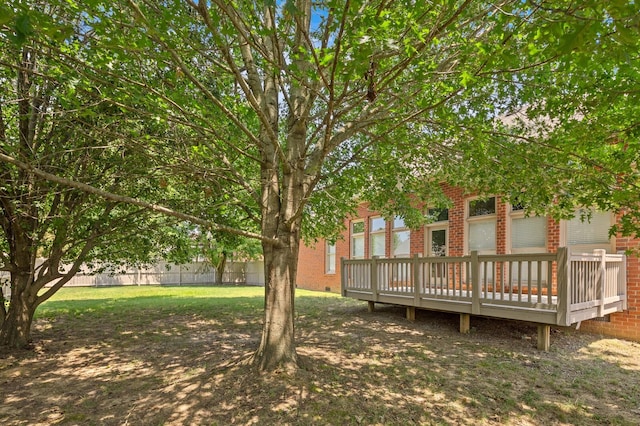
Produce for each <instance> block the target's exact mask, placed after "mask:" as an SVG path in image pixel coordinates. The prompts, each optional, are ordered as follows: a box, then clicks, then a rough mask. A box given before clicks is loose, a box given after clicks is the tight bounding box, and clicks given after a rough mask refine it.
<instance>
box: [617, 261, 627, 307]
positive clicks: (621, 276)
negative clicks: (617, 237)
mask: <svg viewBox="0 0 640 426" xmlns="http://www.w3.org/2000/svg"><path fill="white" fill-rule="evenodd" d="M618 254H622V255H623V256H622V264H621V265H620V269H619V270H618V289H617V290H618V291H617V293H616V296H622V297H623V299H622V310H623V311H626V310H627V256H625V252H624V251H622V252H618Z"/></svg>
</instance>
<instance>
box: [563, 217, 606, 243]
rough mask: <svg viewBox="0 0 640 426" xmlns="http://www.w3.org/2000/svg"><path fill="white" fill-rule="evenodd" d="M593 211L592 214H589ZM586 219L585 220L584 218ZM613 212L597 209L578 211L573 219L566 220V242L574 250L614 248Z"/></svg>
mask: <svg viewBox="0 0 640 426" xmlns="http://www.w3.org/2000/svg"><path fill="white" fill-rule="evenodd" d="M588 213H591V216H590V217H589V216H588ZM583 219H584V220H583ZM611 225H612V214H611V213H609V212H599V211H595V210H591V211H590V212H589V211H584V210H578V211H576V214H575V216H574V217H573V219H571V220H568V221H566V224H565V226H566V244H567V245H568V246H570V247H571V248H572V250H574V251H580V250H582V251H587V252H590V251H592V250H595V249H605V250H607V251H611V250H612V242H611V240H610V239H609V228H610V227H611Z"/></svg>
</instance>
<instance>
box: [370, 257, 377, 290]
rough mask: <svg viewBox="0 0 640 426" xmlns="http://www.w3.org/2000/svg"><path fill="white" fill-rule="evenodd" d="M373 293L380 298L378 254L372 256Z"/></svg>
mask: <svg viewBox="0 0 640 426" xmlns="http://www.w3.org/2000/svg"><path fill="white" fill-rule="evenodd" d="M371 295H372V296H373V300H374V301H376V300H378V256H373V257H372V258H371Z"/></svg>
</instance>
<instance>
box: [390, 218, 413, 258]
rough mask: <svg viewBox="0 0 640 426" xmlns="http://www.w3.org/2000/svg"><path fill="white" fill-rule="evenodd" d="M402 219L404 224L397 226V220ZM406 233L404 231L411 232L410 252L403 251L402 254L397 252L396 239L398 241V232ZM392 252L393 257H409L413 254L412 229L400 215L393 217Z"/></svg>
mask: <svg viewBox="0 0 640 426" xmlns="http://www.w3.org/2000/svg"><path fill="white" fill-rule="evenodd" d="M399 220H401V221H402V226H396V222H397V221H399ZM401 232H402V233H404V232H408V233H409V240H408V243H409V252H408V253H406V254H405V253H402V254H400V255H398V254H396V246H395V241H396V238H395V236H396V234H399V233H401ZM391 254H392V256H393V257H409V256H411V230H410V229H409V228H407V226H406V225H405V223H404V220H403V219H402V218H400V217H397V216H396V217H395V218H394V219H393V223H392V226H391Z"/></svg>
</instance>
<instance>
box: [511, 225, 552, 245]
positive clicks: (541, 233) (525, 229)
mask: <svg viewBox="0 0 640 426" xmlns="http://www.w3.org/2000/svg"><path fill="white" fill-rule="evenodd" d="M546 236H547V218H546V217H523V218H518V219H513V220H512V221H511V247H512V248H526V247H544V246H545V243H546Z"/></svg>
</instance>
